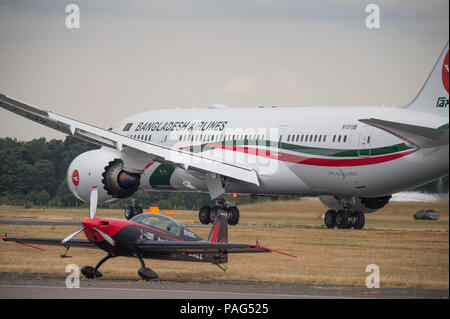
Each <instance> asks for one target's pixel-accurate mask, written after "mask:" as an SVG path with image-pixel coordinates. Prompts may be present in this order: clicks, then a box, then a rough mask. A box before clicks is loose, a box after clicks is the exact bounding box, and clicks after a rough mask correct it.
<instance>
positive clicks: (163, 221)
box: [130, 213, 181, 236]
mask: <svg viewBox="0 0 450 319" xmlns="http://www.w3.org/2000/svg"><path fill="white" fill-rule="evenodd" d="M130 221H132V222H135V223H139V224H143V225H146V226H151V227H155V228H157V229H160V230H162V231H166V232H169V233H172V234H174V235H176V236H180V232H181V225H180V223H179V222H177V221H176V220H173V219H172V218H170V217H167V216H164V215H160V214H150V213H144V214H139V215H136V216H134V217H133V218H131V219H130Z"/></svg>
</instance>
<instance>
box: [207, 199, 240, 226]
mask: <svg viewBox="0 0 450 319" xmlns="http://www.w3.org/2000/svg"><path fill="white" fill-rule="evenodd" d="M219 210H224V211H226V212H227V214H228V225H237V223H238V222H239V209H238V208H237V207H236V206H232V205H229V203H227V202H225V200H224V199H223V198H219V199H218V200H217V201H216V205H214V206H212V207H210V206H208V205H205V206H202V208H200V211H199V212H198V218H199V219H200V222H201V223H202V224H203V225H208V224H209V223H211V224H212V223H214V219H215V218H216V216H217V213H218V212H219Z"/></svg>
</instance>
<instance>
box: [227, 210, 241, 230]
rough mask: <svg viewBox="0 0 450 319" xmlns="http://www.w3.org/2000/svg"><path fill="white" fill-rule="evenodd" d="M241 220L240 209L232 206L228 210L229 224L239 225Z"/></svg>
mask: <svg viewBox="0 0 450 319" xmlns="http://www.w3.org/2000/svg"><path fill="white" fill-rule="evenodd" d="M238 222H239V209H238V208H237V207H236V206H230V208H229V212H228V225H232V226H234V225H237V223H238Z"/></svg>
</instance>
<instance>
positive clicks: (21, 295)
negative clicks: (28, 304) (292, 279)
mask: <svg viewBox="0 0 450 319" xmlns="http://www.w3.org/2000/svg"><path fill="white" fill-rule="evenodd" d="M0 298H1V299H71V298H73V299H95V298H102V299H258V300H259V299H341V298H350V299H351V298H364V299H378V298H380V299H390V298H394V299H395V298H397V299H405V298H408V299H411V298H412V299H416V298H420V299H424V298H425V299H448V298H449V294H448V290H432V289H410V288H408V289H405V288H382V287H381V288H378V289H369V288H366V287H353V286H340V285H307V284H293V283H269V282H245V281H221V280H217V281H215V280H214V281H212V280H205V281H182V280H178V281H173V280H155V281H151V282H141V281H138V280H137V279H136V278H127V277H109V278H96V279H95V280H92V279H89V280H80V287H79V288H67V287H66V277H65V276H61V275H46V274H42V275H38V274H0Z"/></svg>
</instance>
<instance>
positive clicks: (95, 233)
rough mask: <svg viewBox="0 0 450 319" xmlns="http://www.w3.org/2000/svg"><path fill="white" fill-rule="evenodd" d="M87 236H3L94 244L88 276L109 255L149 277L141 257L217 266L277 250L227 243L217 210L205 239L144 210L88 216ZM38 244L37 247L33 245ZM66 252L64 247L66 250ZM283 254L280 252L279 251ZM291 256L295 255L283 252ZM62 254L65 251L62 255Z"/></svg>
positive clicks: (28, 242)
mask: <svg viewBox="0 0 450 319" xmlns="http://www.w3.org/2000/svg"><path fill="white" fill-rule="evenodd" d="M82 224H83V226H84V227H83V228H82V230H83V231H84V234H85V236H86V238H87V239H75V238H70V239H69V240H65V239H61V238H60V239H58V238H26V237H8V236H5V237H3V240H4V241H14V242H17V243H21V244H24V245H27V246H31V247H34V246H32V245H31V244H48V245H61V246H64V247H66V249H69V248H70V247H71V246H74V247H97V248H100V249H102V250H104V251H106V252H107V256H106V257H104V258H103V259H102V260H101V261H100V262H98V264H97V265H96V266H95V267H90V266H84V267H83V268H82V269H81V271H82V273H83V274H84V275H85V276H86V277H88V278H95V277H101V276H102V274H101V273H100V272H99V271H98V268H99V267H100V266H101V265H102V264H103V263H104V262H105V261H107V260H108V259H110V258H113V257H119V256H121V257H134V258H137V259H138V260H139V261H140V264H141V268H140V269H139V271H138V274H139V276H140V277H141V278H142V279H144V280H151V279H155V278H157V277H158V275H157V274H156V273H155V272H154V271H153V270H151V269H150V268H147V267H145V264H144V261H143V259H145V258H148V259H164V260H179V261H196V262H210V263H213V264H215V265H217V266H219V267H220V268H221V269H224V268H223V267H221V266H220V264H223V263H226V262H227V261H228V254H230V253H261V252H271V251H274V252H278V253H281V252H279V251H275V250H271V249H269V248H266V247H262V246H260V245H258V244H253V245H252V244H233V243H228V221H227V215H226V212H224V211H223V212H222V211H221V212H220V213H219V214H218V216H217V217H216V219H215V222H214V224H213V227H212V229H211V232H210V234H209V237H208V240H203V239H202V238H201V237H199V236H198V235H197V234H195V233H194V232H192V231H191V230H189V229H188V228H186V227H184V226H183V225H181V224H180V223H179V222H177V221H175V220H174V219H172V218H169V217H168V216H165V215H162V214H151V213H144V214H139V215H137V216H135V217H133V218H132V219H131V220H120V219H112V218H98V217H94V218H88V219H85V220H83V221H82ZM34 248H38V247H34ZM66 252H67V251H66ZM282 254H284V253H282ZM286 255H288V256H291V257H295V256H292V255H289V254H286ZM63 256H65V255H63Z"/></svg>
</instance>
